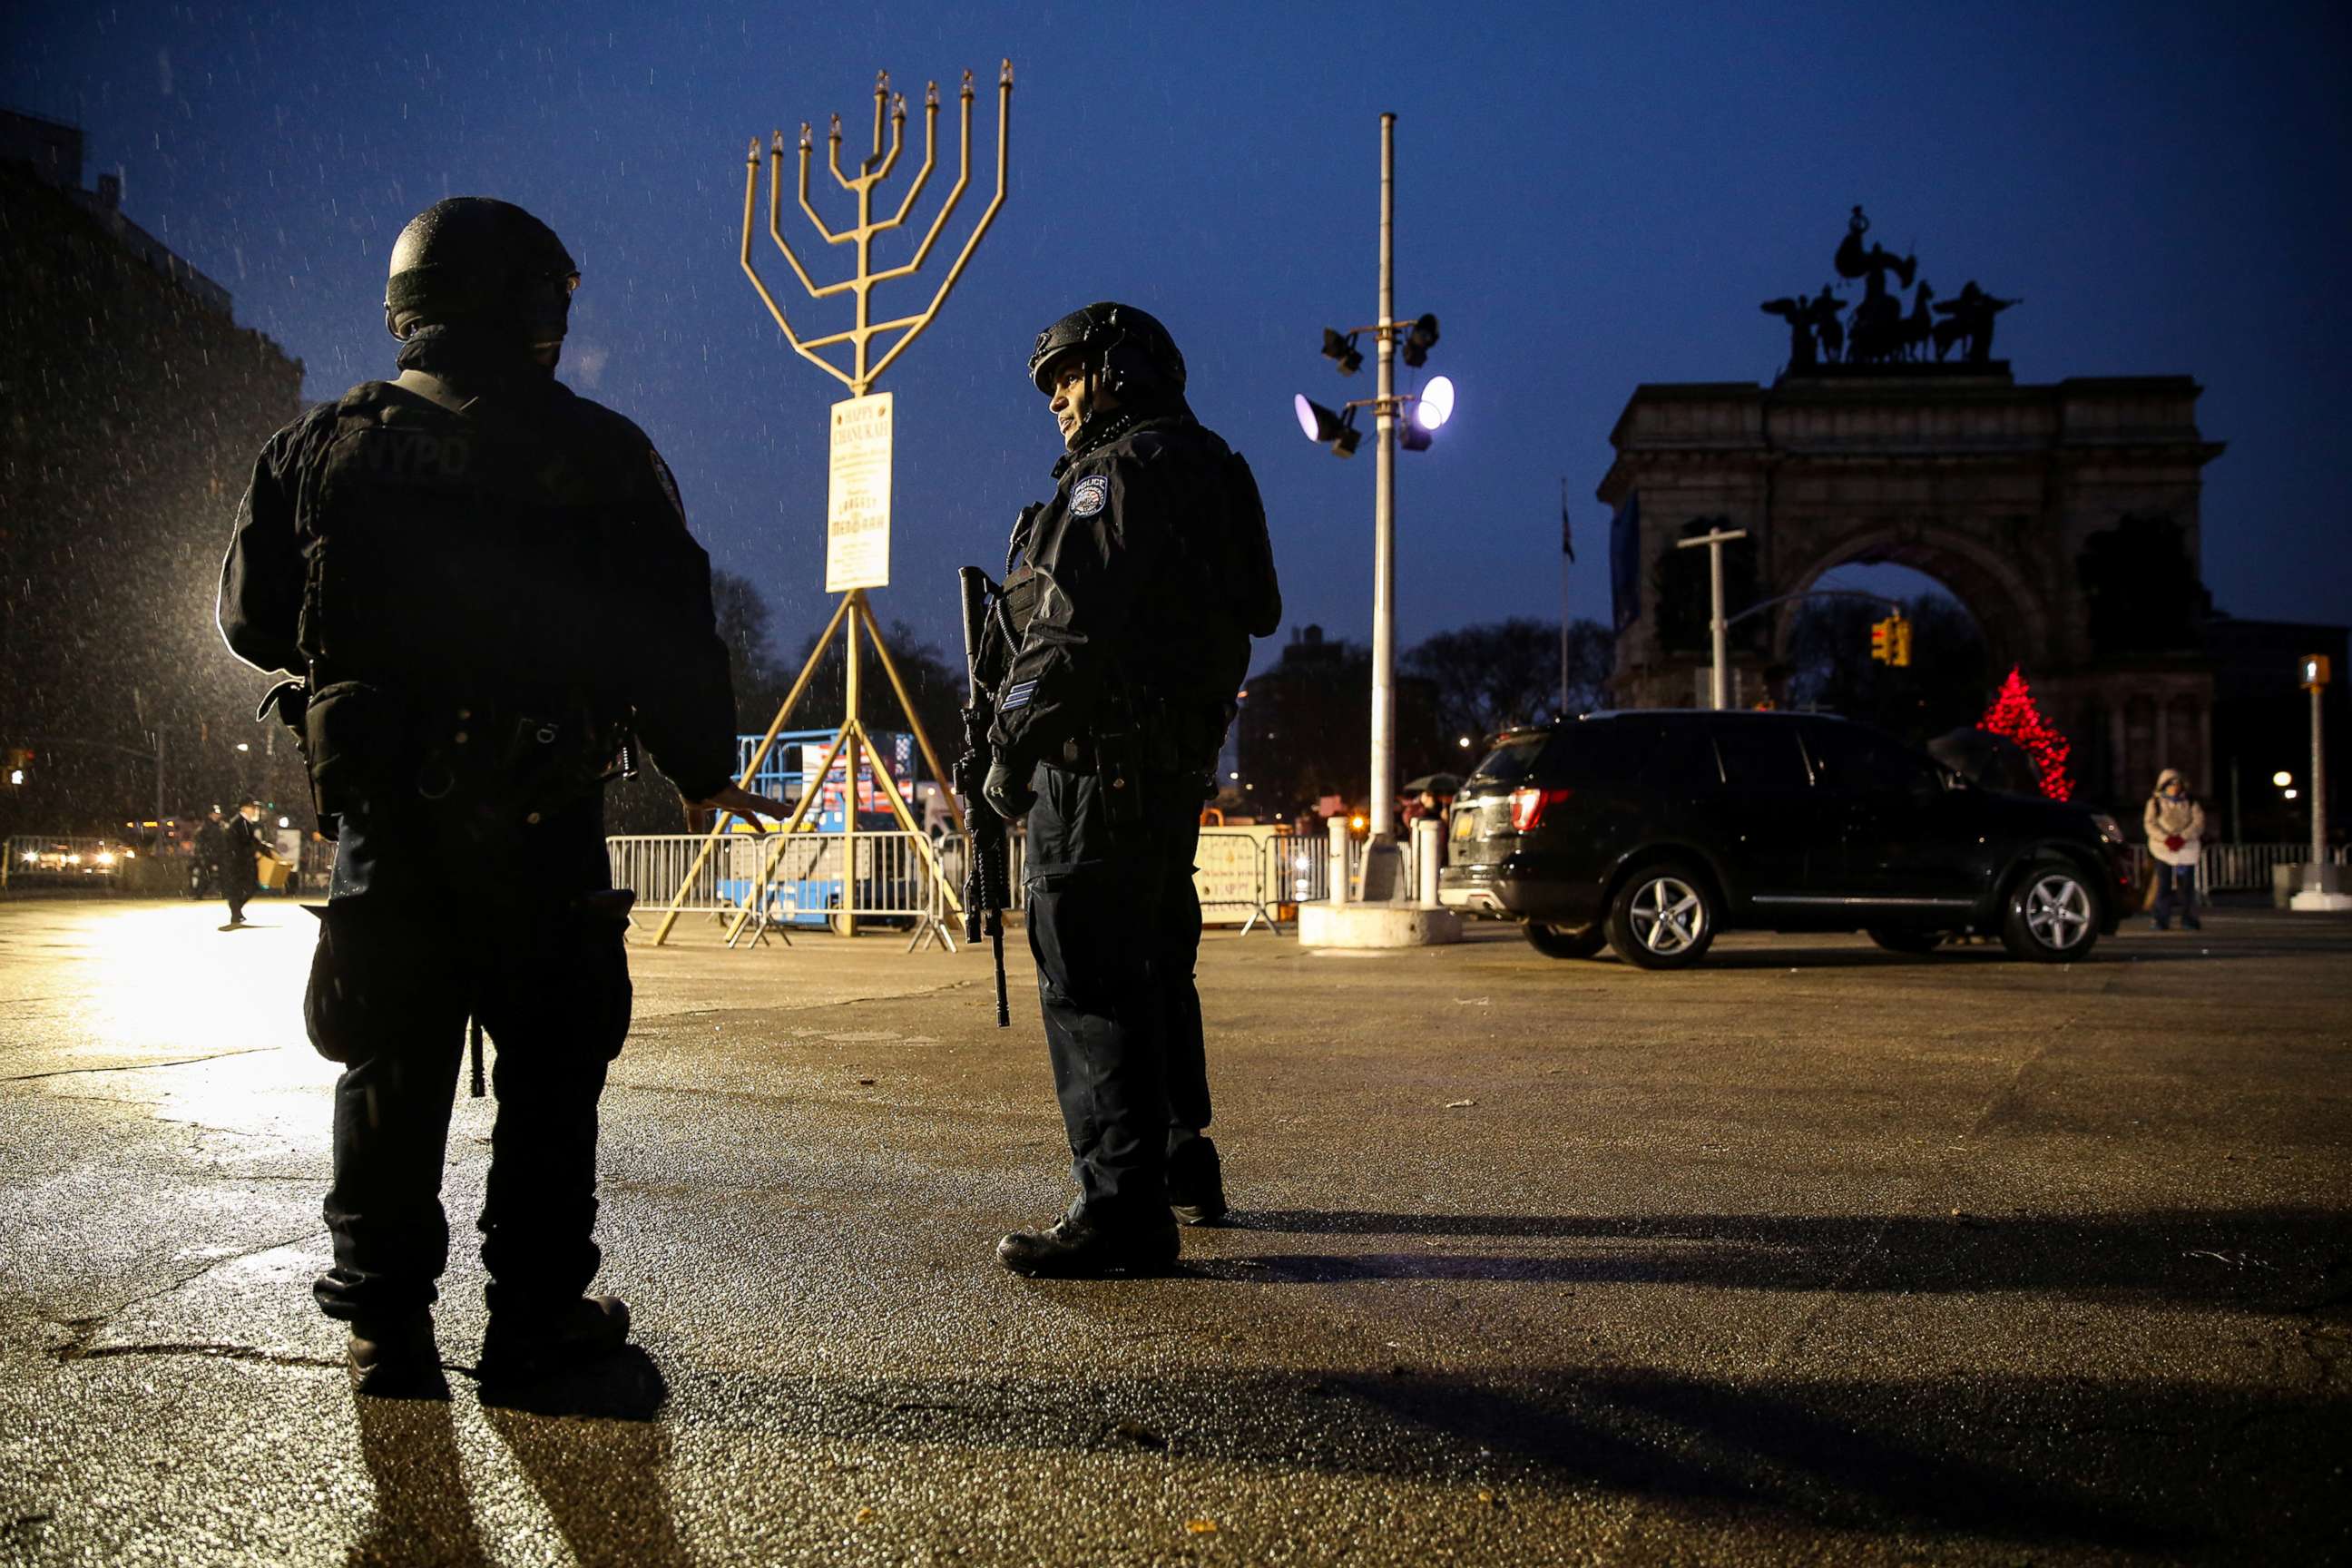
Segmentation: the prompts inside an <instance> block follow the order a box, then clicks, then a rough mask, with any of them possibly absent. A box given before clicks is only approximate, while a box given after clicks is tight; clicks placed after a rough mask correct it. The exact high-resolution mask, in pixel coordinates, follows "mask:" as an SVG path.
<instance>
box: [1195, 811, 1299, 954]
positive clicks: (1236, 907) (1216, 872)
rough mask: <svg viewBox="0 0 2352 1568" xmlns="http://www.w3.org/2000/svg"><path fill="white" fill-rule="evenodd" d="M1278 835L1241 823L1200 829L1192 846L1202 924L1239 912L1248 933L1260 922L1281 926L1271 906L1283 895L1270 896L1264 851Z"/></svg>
mask: <svg viewBox="0 0 2352 1568" xmlns="http://www.w3.org/2000/svg"><path fill="white" fill-rule="evenodd" d="M1276 837H1279V836H1278V835H1273V834H1267V833H1253V832H1249V831H1247V830H1245V829H1237V828H1218V827H1210V828H1203V829H1202V832H1201V837H1200V840H1199V842H1198V843H1197V844H1195V845H1194V847H1193V850H1192V868H1193V872H1192V884H1193V889H1194V890H1195V892H1197V893H1198V894H1199V896H1200V900H1201V915H1202V921H1203V922H1204V923H1207V924H1210V925H1216V924H1221V923H1224V921H1223V920H1221V919H1220V918H1219V917H1220V916H1223V917H1225V919H1230V917H1231V915H1232V914H1233V913H1234V912H1235V911H1238V912H1239V913H1240V914H1241V915H1242V917H1243V919H1242V934H1243V935H1244V936H1247V935H1248V934H1249V933H1250V932H1251V931H1253V930H1255V928H1256V927H1257V925H1258V923H1259V922H1260V921H1264V922H1265V927H1266V929H1267V930H1269V931H1277V932H1278V931H1281V929H1282V920H1281V917H1280V916H1279V915H1278V914H1276V911H1275V910H1273V909H1271V908H1269V907H1268V905H1269V902H1274V903H1279V902H1280V901H1281V900H1279V899H1278V898H1277V899H1274V900H1269V899H1268V896H1267V895H1268V893H1269V890H1270V889H1272V888H1273V886H1274V883H1273V881H1272V880H1271V879H1269V878H1268V876H1267V874H1266V867H1267V854H1266V851H1267V849H1268V848H1269V847H1271V846H1272V844H1273V841H1274V839H1275V838H1276Z"/></svg>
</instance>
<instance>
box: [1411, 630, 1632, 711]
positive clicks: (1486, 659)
mask: <svg viewBox="0 0 2352 1568" xmlns="http://www.w3.org/2000/svg"><path fill="white" fill-rule="evenodd" d="M1561 649H1562V639H1561V636H1560V628H1559V623H1558V622H1555V621H1538V620H1533V619H1528V618H1526V617H1514V618H1512V619H1510V620H1507V621H1494V622H1489V623H1487V624H1486V625H1484V626H1463V627H1461V628H1459V629H1457V630H1454V631H1450V632H1439V633H1438V634H1437V635H1436V636H1434V637H1430V638H1428V639H1426V640H1425V641H1423V642H1422V643H1421V644H1420V645H1419V646H1418V647H1414V648H1413V649H1412V652H1410V653H1408V654H1407V655H1405V658H1404V665H1405V668H1406V669H1407V670H1409V671H1411V672H1412V674H1414V675H1417V676H1420V677H1422V678H1423V679H1426V680H1428V681H1429V682H1430V683H1431V684H1432V685H1433V688H1434V689H1435V691H1436V696H1437V712H1438V720H1439V724H1440V727H1441V728H1442V729H1443V730H1444V733H1445V734H1446V735H1448V736H1449V737H1459V736H1463V735H1467V736H1469V737H1470V738H1471V739H1472V741H1473V742H1477V741H1480V740H1483V739H1485V738H1486V736H1488V735H1492V734H1495V733H1496V732H1497V731H1503V730H1507V729H1511V728H1513V727H1514V726H1517V725H1521V724H1536V723H1541V722H1544V721H1547V720H1549V719H1553V718H1556V717H1558V716H1559V714H1560V713H1561V711H1562V710H1563V703H1562V694H1561V691H1560V673H1561V672H1560V661H1561ZM1566 650H1567V656H1568V672H1567V673H1568V691H1567V693H1566V703H1565V710H1566V711H1568V712H1571V713H1582V712H1586V711H1589V710H1591V709H1593V708H1597V707H1600V706H1601V704H1602V703H1603V702H1605V701H1606V700H1607V691H1608V685H1609V678H1610V676H1611V674H1612V671H1613V669H1614V668H1615V661H1616V639H1615V638H1614V637H1612V636H1611V635H1610V634H1609V632H1608V631H1607V630H1606V629H1605V628H1603V627H1602V626H1600V625H1598V624H1597V623H1595V622H1592V621H1582V620H1580V621H1571V622H1570V623H1569V626H1568V636H1567V638H1566Z"/></svg>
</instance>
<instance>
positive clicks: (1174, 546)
mask: <svg viewBox="0 0 2352 1568" xmlns="http://www.w3.org/2000/svg"><path fill="white" fill-rule="evenodd" d="M1029 374H1030V377H1031V379H1032V380H1033V381H1034V383H1035V384H1036V386H1037V390H1038V391H1040V392H1041V393H1044V394H1045V396H1046V397H1047V398H1048V400H1049V405H1050V407H1051V409H1052V412H1053V415H1054V417H1055V423H1056V425H1057V426H1059V427H1060V430H1061V434H1062V437H1063V440H1064V442H1065V444H1066V447H1067V450H1066V452H1065V453H1064V455H1063V457H1062V458H1061V460H1060V461H1059V462H1057V463H1056V464H1055V467H1054V477H1055V479H1056V480H1057V481H1058V488H1057V489H1056V491H1055V496H1054V499H1053V500H1051V501H1048V502H1045V503H1044V504H1043V505H1041V506H1034V507H1031V508H1029V509H1027V510H1024V512H1023V514H1022V519H1021V522H1020V524H1019V525H1018V526H1017V527H1016V529H1015V531H1014V534H1013V547H1012V550H1011V552H1010V553H1009V555H1008V558H1007V562H1006V582H1005V593H1004V597H1003V614H1002V615H1001V616H999V618H998V621H997V626H998V630H999V633H1000V634H1001V640H1002V644H1003V647H1001V649H1000V652H999V656H998V657H997V658H995V659H993V660H990V661H984V662H988V663H993V664H995V665H996V666H997V668H995V669H985V668H984V669H983V675H984V676H987V677H988V678H990V679H992V684H993V685H994V688H995V701H994V707H995V713H996V717H995V721H994V724H993V727H992V731H991V732H990V737H989V738H990V741H991V742H992V749H993V758H992V763H991V766H990V769H989V773H988V775H987V781H986V784H985V785H984V786H983V793H984V794H985V795H987V796H988V800H989V804H990V805H992V807H994V808H995V809H996V811H997V812H998V814H999V815H1000V816H1005V817H1007V818H1018V817H1021V816H1024V815H1025V816H1026V817H1027V820H1028V839H1027V852H1026V860H1025V866H1026V871H1025V880H1026V910H1027V913H1026V921H1027V925H1028V931H1029V945H1030V951H1031V952H1032V954H1033V955H1034V958H1035V960H1036V964H1037V987H1038V994H1039V999H1040V1002H1041V1004H1042V1006H1043V1011H1044V1014H1045V1037H1046V1042H1047V1045H1048V1047H1049V1049H1050V1051H1051V1054H1052V1058H1053V1067H1054V1085H1055V1094H1056V1096H1057V1098H1058V1099H1059V1100H1060V1102H1061V1110H1062V1120H1063V1122H1064V1125H1065V1127H1066V1130H1067V1131H1068V1134H1069V1143H1070V1155H1071V1161H1072V1168H1073V1172H1074V1174H1075V1175H1076V1179H1077V1184H1078V1195H1077V1198H1076V1201H1075V1202H1074V1203H1073V1204H1072V1205H1070V1208H1069V1211H1068V1213H1067V1214H1066V1215H1064V1217H1063V1218H1062V1219H1061V1220H1059V1221H1058V1222H1056V1223H1055V1224H1053V1225H1051V1226H1046V1227H1045V1228H1043V1229H1039V1230H1034V1231H1016V1232H1014V1233H1013V1234H1012V1235H1010V1236H1007V1237H1005V1238H1004V1239H1003V1241H1002V1242H1001V1243H1000V1244H999V1245H998V1247H997V1256H998V1258H1000V1259H1001V1260H1002V1261H1003V1263H1004V1265H1005V1267H1007V1268H1012V1269H1014V1270H1016V1271H1018V1272H1020V1273H1024V1274H1065V1275H1098V1274H1103V1273H1108V1272H1113V1271H1129V1270H1150V1269H1154V1268H1166V1267H1168V1266H1169V1265H1171V1264H1172V1263H1173V1262H1174V1261H1175V1259H1176V1256H1177V1252H1178V1241H1177V1230H1176V1225H1175V1221H1176V1220H1177V1219H1179V1218H1181V1219H1185V1220H1187V1221H1193V1222H1198V1221H1202V1220H1209V1219H1214V1218H1216V1217H1217V1216H1219V1215H1223V1213H1224V1212H1225V1199H1224V1189H1223V1175H1222V1170H1221V1166H1220V1162H1219V1159H1218V1156H1217V1152H1216V1148H1215V1146H1214V1145H1213V1143H1212V1142H1210V1141H1209V1139H1208V1138H1207V1137H1206V1136H1205V1135H1204V1133H1203V1130H1204V1129H1205V1128H1206V1127H1207V1126H1208V1124H1209V1111H1210V1106H1209V1080H1208V1066H1207V1060H1206V1055H1205V1051H1204V1047H1203V1043H1202V1027H1201V1007H1200V999H1199V996H1198V994H1197V993H1196V992H1195V991H1194V988H1193V979H1192V971H1193V963H1194V959H1195V956H1196V954H1197V952H1198V949H1199V945H1200V935H1201V910H1200V903H1199V900H1198V898H1197V896H1196V895H1195V893H1194V890H1193V886H1192V856H1193V852H1194V849H1195V847H1197V844H1198V839H1199V832H1200V814H1201V807H1202V803H1203V801H1204V800H1205V799H1206V798H1207V796H1208V795H1209V794H1211V793H1212V788H1211V777H1212V774H1213V771H1214V769H1215V767H1216V759H1217V753H1218V752H1219V751H1220V749H1221V748H1222V747H1223V742H1224V736H1225V731H1226V729H1227V727H1228V726H1229V725H1230V724H1231V723H1232V721H1233V718H1234V706H1235V695H1236V693H1237V692H1238V691H1239V690H1240V689H1241V685H1242V682H1243V680H1244V679H1245V678H1246V677H1247V675H1248V672H1249V658H1250V639H1251V637H1264V636H1266V635H1268V634H1269V633H1271V632H1273V631H1274V630H1275V628H1276V626H1277V625H1279V623H1280V621H1281V617H1282V597H1281V592H1280V589H1279V588H1278V586H1277V584H1276V579H1275V571H1274V558H1273V552H1272V550H1271V548H1270V547H1269V545H1268V543H1267V540H1266V531H1265V511H1264V510H1263V508H1262V507H1261V505H1260V503H1259V500H1258V492H1257V484H1256V481H1255V479H1253V478H1252V477H1251V474H1250V470H1249V465H1248V464H1247V463H1245V462H1244V461H1243V460H1242V458H1241V457H1240V455H1239V454H1237V453H1235V452H1234V451H1233V450H1232V449H1231V448H1229V447H1226V445H1225V444H1224V442H1223V440H1221V439H1219V438H1218V437H1217V436H1216V435H1215V434H1214V433H1213V432H1212V431H1210V430H1208V429H1206V428H1204V427H1203V426H1202V425H1201V423H1200V422H1199V421H1198V420H1197V419H1195V418H1194V417H1193V416H1192V409H1191V407H1190V406H1189V405H1187V404H1186V402H1185V399H1184V379H1185V378H1184V359H1183V356H1182V355H1181V353H1178V352H1177V348H1176V344H1175V342H1174V340H1173V339H1171V337H1170V336H1169V334H1168V331H1167V330H1166V329H1165V328H1163V327H1162V326H1161V325H1160V323H1159V322H1158V321H1154V320H1153V319H1152V318H1151V317H1150V316H1149V315H1147V314H1145V313H1144V312H1143V311H1141V310H1137V309H1135V308H1134V307H1133V306H1131V305H1120V304H1112V303H1108V302H1105V303H1098V304H1094V305H1089V306H1087V308H1086V309H1084V310H1078V311H1075V312H1073V313H1072V314H1070V315H1068V316H1066V317H1064V318H1063V319H1062V320H1061V321H1056V322H1055V323H1054V325H1053V326H1051V327H1049V328H1047V329H1046V330H1045V331H1044V332H1041V333H1040V334H1038V338H1037V342H1036V347H1035V351H1034V353H1032V354H1031V355H1030V358H1029ZM1171 1211H1172V1212H1171Z"/></svg>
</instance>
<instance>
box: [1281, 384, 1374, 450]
mask: <svg viewBox="0 0 2352 1568" xmlns="http://www.w3.org/2000/svg"><path fill="white" fill-rule="evenodd" d="M1290 406H1291V411H1292V412H1293V413H1295V414H1297V416H1298V427H1299V429H1301V430H1303V431H1305V432H1306V433H1307V439H1308V440H1310V441H1312V442H1314V443H1315V444H1316V445H1317V446H1319V447H1330V448H1331V450H1332V451H1333V452H1335V453H1337V454H1338V455H1339V456H1340V457H1342V458H1352V457H1354V456H1355V455H1356V444H1357V443H1358V442H1360V441H1361V440H1362V439H1363V438H1364V433H1363V432H1362V431H1360V430H1359V429H1357V428H1356V407H1355V405H1353V404H1349V405H1348V411H1347V412H1346V413H1345V414H1336V413H1334V412H1332V411H1331V410H1330V409H1328V408H1326V407H1324V406H1323V405H1321V404H1319V403H1317V402H1315V401H1313V400H1312V399H1311V398H1309V397H1308V396H1307V395H1306V394H1305V393H1303V392H1302V393H1299V394H1298V395H1297V396H1295V397H1293V398H1292V399H1291V400H1290Z"/></svg>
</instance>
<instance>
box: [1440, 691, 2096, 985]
mask: <svg viewBox="0 0 2352 1568" xmlns="http://www.w3.org/2000/svg"><path fill="white" fill-rule="evenodd" d="M1448 841H1449V842H1448V849H1447V859H1448V860H1449V861H1450V862H1451V863H1450V864H1449V865H1447V866H1446V867H1445V868H1444V871H1442V872H1441V873H1440V874H1439V879H1438V887H1439V893H1438V896H1439V898H1440V899H1441V900H1443V901H1444V903H1445V904H1447V905H1448V906H1449V907H1452V908H1454V909H1458V910H1467V911H1471V912H1474V913H1482V914H1488V915H1496V916H1501V917H1503V918H1506V919H1510V920H1517V921H1525V922H1526V924H1527V931H1528V941H1530V942H1533V943H1535V945H1536V946H1537V947H1538V949H1540V950H1541V951H1542V952H1547V953H1549V954H1551V955H1552V956H1553V957H1555V958H1590V957H1591V956H1592V955H1593V954H1594V953H1596V952H1600V951H1601V943H1602V942H1604V941H1605V942H1607V943H1608V944H1609V945H1610V946H1612V947H1613V948H1615V949H1616V950H1617V952H1618V954H1619V956H1621V957H1622V958H1624V959H1625V960H1626V961H1627V962H1629V963H1638V964H1640V965H1641V966H1642V967H1643V968H1645V969H1679V968H1681V967H1683V966H1685V964H1691V963H1697V962H1698V960H1699V957H1700V955H1701V954H1703V953H1705V952H1706V949H1707V944H1708V943H1709V942H1713V941H1714V940H1715V933H1716V932H1717V931H1720V930H1722V929H1724V928H1726V927H1728V926H1745V927H1750V928H1758V929H1762V930H1767V931H1853V930H1854V929H1856V928H1857V927H1859V928H1861V929H1862V930H1864V931H1868V932H1869V933H1870V936H1871V938H1872V940H1873V941H1874V942H1877V943H1878V945H1879V946H1881V947H1884V948H1887V949H1890V950H1892V951H1894V952H1910V953H1924V952H1927V951H1929V950H1930V949H1932V948H1934V947H1935V946H1936V944H1937V942H1941V941H1942V940H1943V939H1944V938H1945V937H1947V936H1949V935H1953V934H1956V933H1959V932H1968V931H1974V932H1986V933H1991V932H1998V933H1999V934H2000V939H2001V941H2002V942H2004V943H2005V944H2006V945H2007V946H2008V948H2009V951H2010V952H2011V953H2013V954H2015V955H2016V956H2017V957H2019V958H2023V959H2032V960H2035V961H2038V962H2041V963H2070V962H2072V961H2073V960H2075V959H2078V958H2081V957H2082V956H2083V955H2084V954H2085V953H2087V952H2090V951H2091V947H2092V944H2093V943H2094V942H2096V941H2097V940H2098V938H2099V936H2100V934H2101V933H2102V932H2110V931H2114V930H2115V929H2116V921H2117V920H2118V919H2119V918H2120V916H2121V914H2122V911H2123V910H2124V909H2125V908H2126V900H2127V899H2128V897H2129V893H2130V889H2131V887H2132V882H2131V876H2130V870H2129V867H2128V862H2127V860H2126V857H2125V854H2124V845H2123V834H2122V832H2121V830H2120V829H2119V828H2118V827H2117V826H2116V821H2115V819H2114V818H2112V817H2109V816H2104V815H2101V814H2098V813H2095V812H2091V811H2088V810H2085V809H2084V808H2083V807H2081V806H2074V805H2062V804H2061V803H2059V802H2056V801H2051V800H2043V799H2041V798H2039V797H2035V796H2026V795H2003V794H1999V793H1996V792H1994V791H1990V790H1986V789H1980V788H1978V787H1977V786H1975V785H1972V784H1968V783H1966V782H1965V781H1963V780H1962V779H1961V778H1960V777H1959V776H1958V774H1956V773H1951V772H1950V771H1948V769H1946V768H1944V767H1942V766H1941V765H1939V764H1938V763H1934V762H1931V761H1930V760H1929V759H1928V758H1927V756H1926V755H1924V754H1923V753H1921V752H1916V751H1914V750H1912V748H1910V747H1909V746H1907V745H1906V744H1904V743H1903V742H1900V741H1898V740H1896V739H1895V738H1894V737H1893V736H1891V735H1888V734H1885V733H1884V732H1882V731H1878V730H1874V729H1872V728H1870V727H1869V726H1868V725H1865V724H1857V723H1853V722H1852V721H1847V720H1844V719H1836V718H1831V717H1829V716H1827V715H1824V714H1813V713H1723V712H1713V711H1706V710H1688V709H1681V710H1673V709H1669V710H1655V711H1646V712H1627V713H1597V714H1591V715H1589V716H1587V717H1585V718H1581V719H1570V720H1563V721H1560V722H1559V723H1557V724H1553V725H1551V726H1550V727H1549V728H1547V729H1541V730H1519V731H1512V732H1511V733H1509V734H1507V735H1504V736H1502V737H1501V738H1500V740H1498V741H1497V742H1496V747H1495V750H1494V752H1493V753H1492V754H1490V755H1489V756H1488V757H1487V758H1486V761H1485V762H1483V763H1479V764H1478V771H1477V772H1476V773H1473V774H1471V775H1470V778H1469V779H1468V780H1467V781H1466V782H1465V784H1463V786H1462V793H1461V795H1460V796H1459V797H1458V798H1457V799H1456V800H1455V802H1454V815H1453V819H1452V821H1451V823H1450V824H1449V831H1448Z"/></svg>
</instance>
